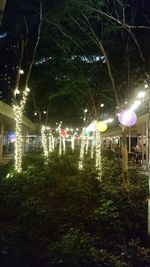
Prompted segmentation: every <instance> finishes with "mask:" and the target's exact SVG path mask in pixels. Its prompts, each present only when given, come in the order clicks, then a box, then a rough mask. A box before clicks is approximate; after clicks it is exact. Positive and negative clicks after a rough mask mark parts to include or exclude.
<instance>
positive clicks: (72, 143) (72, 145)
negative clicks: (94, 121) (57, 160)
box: [71, 136, 74, 151]
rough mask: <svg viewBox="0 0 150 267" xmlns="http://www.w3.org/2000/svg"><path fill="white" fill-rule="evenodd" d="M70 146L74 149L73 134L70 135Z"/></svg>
mask: <svg viewBox="0 0 150 267" xmlns="http://www.w3.org/2000/svg"><path fill="white" fill-rule="evenodd" d="M71 148H72V151H74V136H72V137H71Z"/></svg>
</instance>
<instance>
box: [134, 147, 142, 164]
mask: <svg viewBox="0 0 150 267" xmlns="http://www.w3.org/2000/svg"><path fill="white" fill-rule="evenodd" d="M141 159H142V155H141V149H140V147H139V145H138V144H137V145H136V147H135V163H137V164H138V163H140V162H141Z"/></svg>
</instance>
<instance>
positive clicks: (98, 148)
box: [96, 130, 102, 180]
mask: <svg viewBox="0 0 150 267" xmlns="http://www.w3.org/2000/svg"><path fill="white" fill-rule="evenodd" d="M96 170H97V171H98V179H99V180H101V178H102V157H101V134H100V131H98V130H96Z"/></svg>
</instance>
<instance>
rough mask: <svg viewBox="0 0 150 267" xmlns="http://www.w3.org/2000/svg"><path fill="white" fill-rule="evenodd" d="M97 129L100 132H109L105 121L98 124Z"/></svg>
mask: <svg viewBox="0 0 150 267" xmlns="http://www.w3.org/2000/svg"><path fill="white" fill-rule="evenodd" d="M96 129H97V130H98V131H100V132H105V131H106V130H107V124H106V122H104V121H97V122H96Z"/></svg>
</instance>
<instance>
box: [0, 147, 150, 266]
mask: <svg viewBox="0 0 150 267" xmlns="http://www.w3.org/2000/svg"><path fill="white" fill-rule="evenodd" d="M11 168H12V165H11V164H10V165H7V166H3V167H2V172H3V178H1V180H0V198H1V201H0V224H1V227H0V236H1V239H0V263H1V266H2V267H3V266H4V267H5V266H8V267H9V266H11V267H20V266H23V267H28V266H31V267H34V266H36V267H41V266H43V267H50V266H52V267H53V266H56V267H57V266H63V267H64V266H65V267H67V266H68V267H71V266H72V267H85V266H86V267H91V266H92V267H99V266H107V267H109V266H110V267H113V266H114V267H124V266H131V267H134V266H138V267H139V266H142V267H146V266H149V257H150V251H149V249H147V248H146V229H147V223H146V222H147V201H146V199H147V188H148V184H147V177H145V176H144V175H141V174H140V173H139V172H138V171H136V170H134V171H133V170H131V171H130V187H129V188H128V190H126V189H125V188H124V186H123V184H122V175H121V164H120V161H119V160H116V159H114V160H110V159H107V158H103V177H102V181H101V182H100V181H99V180H98V179H97V172H96V170H95V167H94V161H92V160H91V159H90V158H88V156H87V158H86V159H85V162H84V169H83V171H79V170H78V151H76V152H75V153H72V152H67V153H66V155H62V156H61V157H58V156H57V154H56V153H52V154H51V155H50V157H49V160H48V161H47V163H46V164H45V159H44V157H42V156H40V155H39V154H34V155H29V156H27V157H25V158H24V163H23V168H24V171H23V172H22V173H21V174H15V173H14V174H13V177H12V176H10V177H8V178H6V175H5V174H6V172H7V170H8V171H10V170H11ZM137 240H138V241H137Z"/></svg>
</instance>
